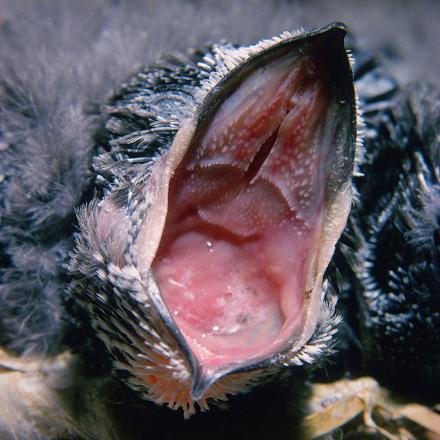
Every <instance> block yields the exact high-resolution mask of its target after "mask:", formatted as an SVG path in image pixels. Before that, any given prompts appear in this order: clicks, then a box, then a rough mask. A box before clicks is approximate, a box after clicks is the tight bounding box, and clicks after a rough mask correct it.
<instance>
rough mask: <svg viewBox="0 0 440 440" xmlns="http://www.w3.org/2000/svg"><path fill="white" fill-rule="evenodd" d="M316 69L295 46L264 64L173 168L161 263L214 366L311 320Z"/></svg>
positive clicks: (180, 316)
mask: <svg viewBox="0 0 440 440" xmlns="http://www.w3.org/2000/svg"><path fill="white" fill-rule="evenodd" d="M315 70H316V63H315V62H314V61H313V60H312V59H310V58H306V57H303V58H302V59H301V61H300V60H299V59H298V58H297V57H295V56H286V57H284V58H282V59H280V60H277V61H273V62H272V63H270V64H268V65H266V66H265V67H260V68H258V69H257V70H256V71H255V72H254V73H253V74H252V75H251V76H249V77H248V78H247V79H246V80H244V81H243V82H242V84H241V85H240V86H239V87H238V88H237V89H236V90H235V91H234V92H233V93H232V94H231V95H230V96H229V97H228V98H227V99H226V100H225V101H224V102H223V103H222V104H221V106H220V107H219V109H218V110H217V112H216V114H215V116H214V117H213V119H212V121H211V122H210V124H209V126H208V127H206V128H205V129H204V130H203V131H202V132H201V134H199V135H198V136H197V137H196V138H195V139H194V140H193V143H192V145H191V147H190V149H189V151H188V153H187V155H186V157H185V159H184V160H183V162H182V163H181V164H180V165H179V167H178V168H177V170H176V172H175V175H174V177H173V179H172V180H171V183H170V192H169V211H168V215H167V221H166V225H165V230H164V233H163V236H162V241H161V244H160V247H159V251H158V254H157V256H156V259H155V261H154V263H153V269H154V272H155V277H156V280H157V282H158V285H159V288H160V290H161V292H162V296H163V299H164V301H165V303H166V305H167V307H168V309H169V311H170V313H171V315H172V316H173V318H174V319H175V321H176V323H177V325H178V326H179V328H180V331H181V332H182V334H183V335H184V337H185V339H186V341H187V343H188V344H189V346H190V348H191V350H192V351H193V352H194V354H195V355H196V356H197V358H198V359H199V361H200V362H201V363H202V365H203V366H204V367H205V368H208V369H215V368H219V367H222V366H224V365H228V364H236V363H239V362H248V361H249V360H252V359H260V358H262V357H263V356H267V355H268V354H270V353H273V352H274V351H275V350H279V349H280V347H283V346H284V345H285V344H286V342H287V341H288V340H290V339H292V338H294V337H295V336H298V335H299V334H300V333H301V331H302V327H303V324H304V304H305V290H306V278H307V275H308V270H309V267H310V264H311V260H312V257H313V253H314V252H315V251H316V246H317V242H318V239H319V234H320V230H321V223H322V217H323V210H324V189H325V188H324V187H325V175H324V174H325V166H324V162H325V160H326V155H327V150H328V146H325V145H324V146H322V145H321V144H322V143H323V141H322V140H323V137H325V135H324V134H323V132H324V131H325V130H324V128H325V127H326V110H327V108H328V96H327V94H326V93H325V90H326V84H324V82H323V80H322V79H319V78H318V76H317V74H316V72H315ZM320 78H322V75H320ZM324 144H325V142H324Z"/></svg>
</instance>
